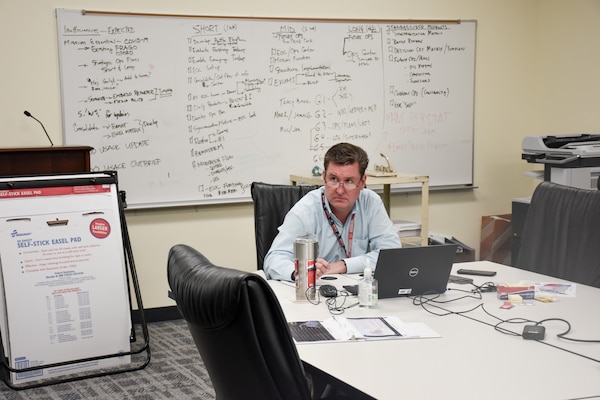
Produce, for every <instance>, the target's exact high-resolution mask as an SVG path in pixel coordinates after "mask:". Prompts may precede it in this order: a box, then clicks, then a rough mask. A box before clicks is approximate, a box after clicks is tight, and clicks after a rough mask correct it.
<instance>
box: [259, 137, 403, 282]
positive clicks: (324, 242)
mask: <svg viewBox="0 0 600 400" xmlns="http://www.w3.org/2000/svg"><path fill="white" fill-rule="evenodd" d="M368 164H369V158H368V156H367V153H366V152H365V151H364V150H363V149H361V148H360V147H358V146H355V145H352V144H350V143H339V144H336V145H334V146H332V147H331V148H330V149H329V150H328V151H327V153H326V154H325V160H324V167H325V169H324V171H323V183H324V185H323V187H321V188H319V189H315V190H313V191H311V192H309V193H307V194H306V195H305V196H304V197H303V198H302V199H300V201H298V203H296V205H294V207H292V209H291V210H290V211H289V212H288V214H287V215H286V217H285V220H284V221H283V224H282V225H281V226H280V227H279V233H278V234H277V237H276V238H275V240H274V241H273V244H272V245H271V248H270V249H269V252H268V253H267V255H266V257H265V261H264V266H263V269H264V271H265V273H266V275H267V277H268V278H269V279H278V280H288V281H290V280H292V281H293V280H294V240H295V239H296V238H297V237H298V236H303V235H306V234H315V235H316V236H317V239H318V241H319V254H318V258H317V260H316V261H317V262H316V267H317V271H316V273H317V279H318V278H320V277H321V276H322V275H325V274H343V273H359V272H363V270H364V268H365V267H366V266H367V265H368V266H370V267H371V269H375V265H376V263H377V257H378V256H379V250H380V249H387V248H397V247H401V244H400V238H399V236H398V233H397V232H396V230H395V229H394V226H393V223H392V221H391V220H390V218H389V216H388V215H387V212H386V210H385V207H384V206H383V202H382V200H381V198H380V197H379V195H378V194H377V193H375V192H373V191H372V190H370V189H367V188H365V184H366V180H367V176H366V175H365V171H366V169H367V165H368Z"/></svg>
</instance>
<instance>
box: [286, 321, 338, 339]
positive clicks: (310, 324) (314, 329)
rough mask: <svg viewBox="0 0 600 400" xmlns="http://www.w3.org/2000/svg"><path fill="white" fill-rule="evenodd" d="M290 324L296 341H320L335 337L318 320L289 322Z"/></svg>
mask: <svg viewBox="0 0 600 400" xmlns="http://www.w3.org/2000/svg"><path fill="white" fill-rule="evenodd" d="M288 325H289V327H290V331H291V333H292V337H293V338H294V340H296V342H318V341H323V340H334V339H335V338H334V337H333V336H332V335H331V333H329V331H328V330H327V329H325V327H324V326H323V325H321V323H320V322H318V321H307V322H289V323H288Z"/></svg>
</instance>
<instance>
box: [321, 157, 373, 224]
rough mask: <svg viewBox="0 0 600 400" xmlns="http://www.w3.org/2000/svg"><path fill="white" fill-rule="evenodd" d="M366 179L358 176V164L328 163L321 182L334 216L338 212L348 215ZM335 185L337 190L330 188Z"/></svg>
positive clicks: (364, 176)
mask: <svg viewBox="0 0 600 400" xmlns="http://www.w3.org/2000/svg"><path fill="white" fill-rule="evenodd" d="M366 179H367V177H366V175H363V176H362V177H361V176H360V171H359V167H358V162H355V163H354V164H349V165H341V164H335V163H329V165H328V166H327V169H326V170H325V172H324V173H323V181H324V183H325V195H326V196H327V200H329V204H330V205H331V209H332V211H333V212H334V213H335V214H336V215H337V213H338V212H339V213H348V212H350V210H352V207H353V206H354V203H355V202H356V199H358V196H359V195H360V191H361V190H362V189H363V188H364V185H365V181H366ZM337 184H339V186H338V187H337V188H335V187H332V186H336V185H337ZM348 186H350V187H348ZM353 186H356V187H355V188H354V187H353ZM338 217H339V216H338Z"/></svg>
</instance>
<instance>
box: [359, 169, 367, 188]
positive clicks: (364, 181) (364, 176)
mask: <svg viewBox="0 0 600 400" xmlns="http://www.w3.org/2000/svg"><path fill="white" fill-rule="evenodd" d="M360 181H361V183H362V188H361V189H364V188H365V187H366V186H367V174H366V173H364V174H363V176H362V178H360Z"/></svg>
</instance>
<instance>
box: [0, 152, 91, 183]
mask: <svg viewBox="0 0 600 400" xmlns="http://www.w3.org/2000/svg"><path fill="white" fill-rule="evenodd" d="M91 150H92V147H89V146H56V147H26V148H25V147H14V148H4V149H0V176H12V175H30V174H62V173H75V172H90V151H91Z"/></svg>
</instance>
